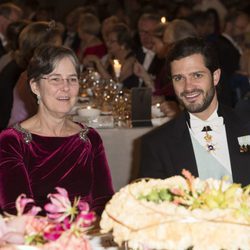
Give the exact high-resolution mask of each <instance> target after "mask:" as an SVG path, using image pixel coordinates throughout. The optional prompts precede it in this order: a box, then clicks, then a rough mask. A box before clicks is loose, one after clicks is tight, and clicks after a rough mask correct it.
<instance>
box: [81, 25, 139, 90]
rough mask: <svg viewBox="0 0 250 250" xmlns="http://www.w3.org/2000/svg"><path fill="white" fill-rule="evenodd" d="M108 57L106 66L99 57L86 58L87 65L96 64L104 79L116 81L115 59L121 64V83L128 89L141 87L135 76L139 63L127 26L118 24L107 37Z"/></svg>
mask: <svg viewBox="0 0 250 250" xmlns="http://www.w3.org/2000/svg"><path fill="white" fill-rule="evenodd" d="M106 45H107V48H108V57H107V58H106V62H104V65H103V63H102V61H101V60H99V59H98V58H97V57H86V58H85V64H86V65H88V64H89V63H91V62H92V63H94V64H95V66H96V68H97V71H98V72H99V73H100V74H101V76H102V77H103V78H107V79H108V78H113V79H116V76H115V74H114V70H113V59H117V60H118V61H119V63H120V64H121V72H120V76H119V81H120V82H121V83H122V84H123V87H124V88H126V89H131V88H133V87H138V86H139V79H138V77H137V76H136V75H135V74H134V70H133V67H134V63H135V62H136V61H137V60H136V58H135V55H134V53H133V51H132V37H131V33H130V30H129V28H128V26H127V25H125V24H123V23H118V24H115V25H114V26H113V28H112V29H111V31H110V32H109V33H108V35H107V44H106Z"/></svg>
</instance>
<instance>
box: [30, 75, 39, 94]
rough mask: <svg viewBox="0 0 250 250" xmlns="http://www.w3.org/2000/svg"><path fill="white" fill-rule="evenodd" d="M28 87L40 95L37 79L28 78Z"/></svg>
mask: <svg viewBox="0 0 250 250" xmlns="http://www.w3.org/2000/svg"><path fill="white" fill-rule="evenodd" d="M30 89H31V91H32V92H33V93H34V94H35V95H36V96H37V95H40V91H39V87H38V83H37V81H35V80H34V79H31V80H30Z"/></svg>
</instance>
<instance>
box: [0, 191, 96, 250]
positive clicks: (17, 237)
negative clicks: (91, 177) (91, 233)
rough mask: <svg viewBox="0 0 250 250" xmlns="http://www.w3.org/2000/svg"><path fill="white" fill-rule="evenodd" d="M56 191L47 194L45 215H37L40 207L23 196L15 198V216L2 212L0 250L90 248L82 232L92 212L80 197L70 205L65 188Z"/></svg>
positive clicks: (92, 214)
mask: <svg viewBox="0 0 250 250" xmlns="http://www.w3.org/2000/svg"><path fill="white" fill-rule="evenodd" d="M56 191H57V193H54V194H49V195H48V198H49V199H50V203H48V204H46V205H45V207H44V210H45V211H46V216H38V213H39V212H40V211H41V208H40V207H37V206H34V205H33V204H34V201H33V200H32V199H30V198H27V197H26V195H25V194H21V195H20V196H19V197H18V198H17V200H16V210H17V215H11V214H8V213H4V216H2V217H0V249H3V250H8V249H27V250H28V249H31V250H32V249H46V250H59V249H64V250H72V249H74V250H78V249H79V250H80V249H81V250H89V249H90V244H89V241H88V239H87V236H86V232H87V230H89V229H90V228H91V225H92V224H93V222H94V221H95V219H96V217H95V213H94V212H91V211H90V210H89V205H88V203H86V202H83V201H81V200H80V198H75V200H74V202H73V204H71V202H70V200H69V198H68V193H67V191H66V190H65V189H63V188H60V187H57V188H56ZM27 210H28V211H27ZM26 211H27V212H26Z"/></svg>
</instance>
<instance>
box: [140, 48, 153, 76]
mask: <svg viewBox="0 0 250 250" xmlns="http://www.w3.org/2000/svg"><path fill="white" fill-rule="evenodd" d="M142 50H143V52H144V53H145V58H144V61H143V64H142V65H143V67H144V69H145V70H146V71H148V69H149V66H150V64H151V63H152V61H153V59H154V56H155V53H154V52H153V51H152V50H149V49H146V48H144V47H142Z"/></svg>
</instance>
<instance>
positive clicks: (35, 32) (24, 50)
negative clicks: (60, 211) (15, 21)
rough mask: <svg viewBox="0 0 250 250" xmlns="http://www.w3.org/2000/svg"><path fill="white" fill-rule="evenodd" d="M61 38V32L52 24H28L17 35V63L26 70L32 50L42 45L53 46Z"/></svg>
mask: <svg viewBox="0 0 250 250" xmlns="http://www.w3.org/2000/svg"><path fill="white" fill-rule="evenodd" d="M58 37H61V31H60V29H58V28H57V27H56V26H55V23H54V22H42V21H41V22H34V23H31V24H28V25H27V26H26V27H25V28H24V29H23V30H22V32H21V33H20V35H19V51H18V55H17V56H18V57H17V61H18V63H19V64H20V66H22V67H23V68H26V67H27V65H28V63H29V60H30V58H31V57H32V56H33V53H34V50H35V49H36V48H37V47H39V46H40V45H42V44H54V43H55V41H56V39H57V38H58Z"/></svg>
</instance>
